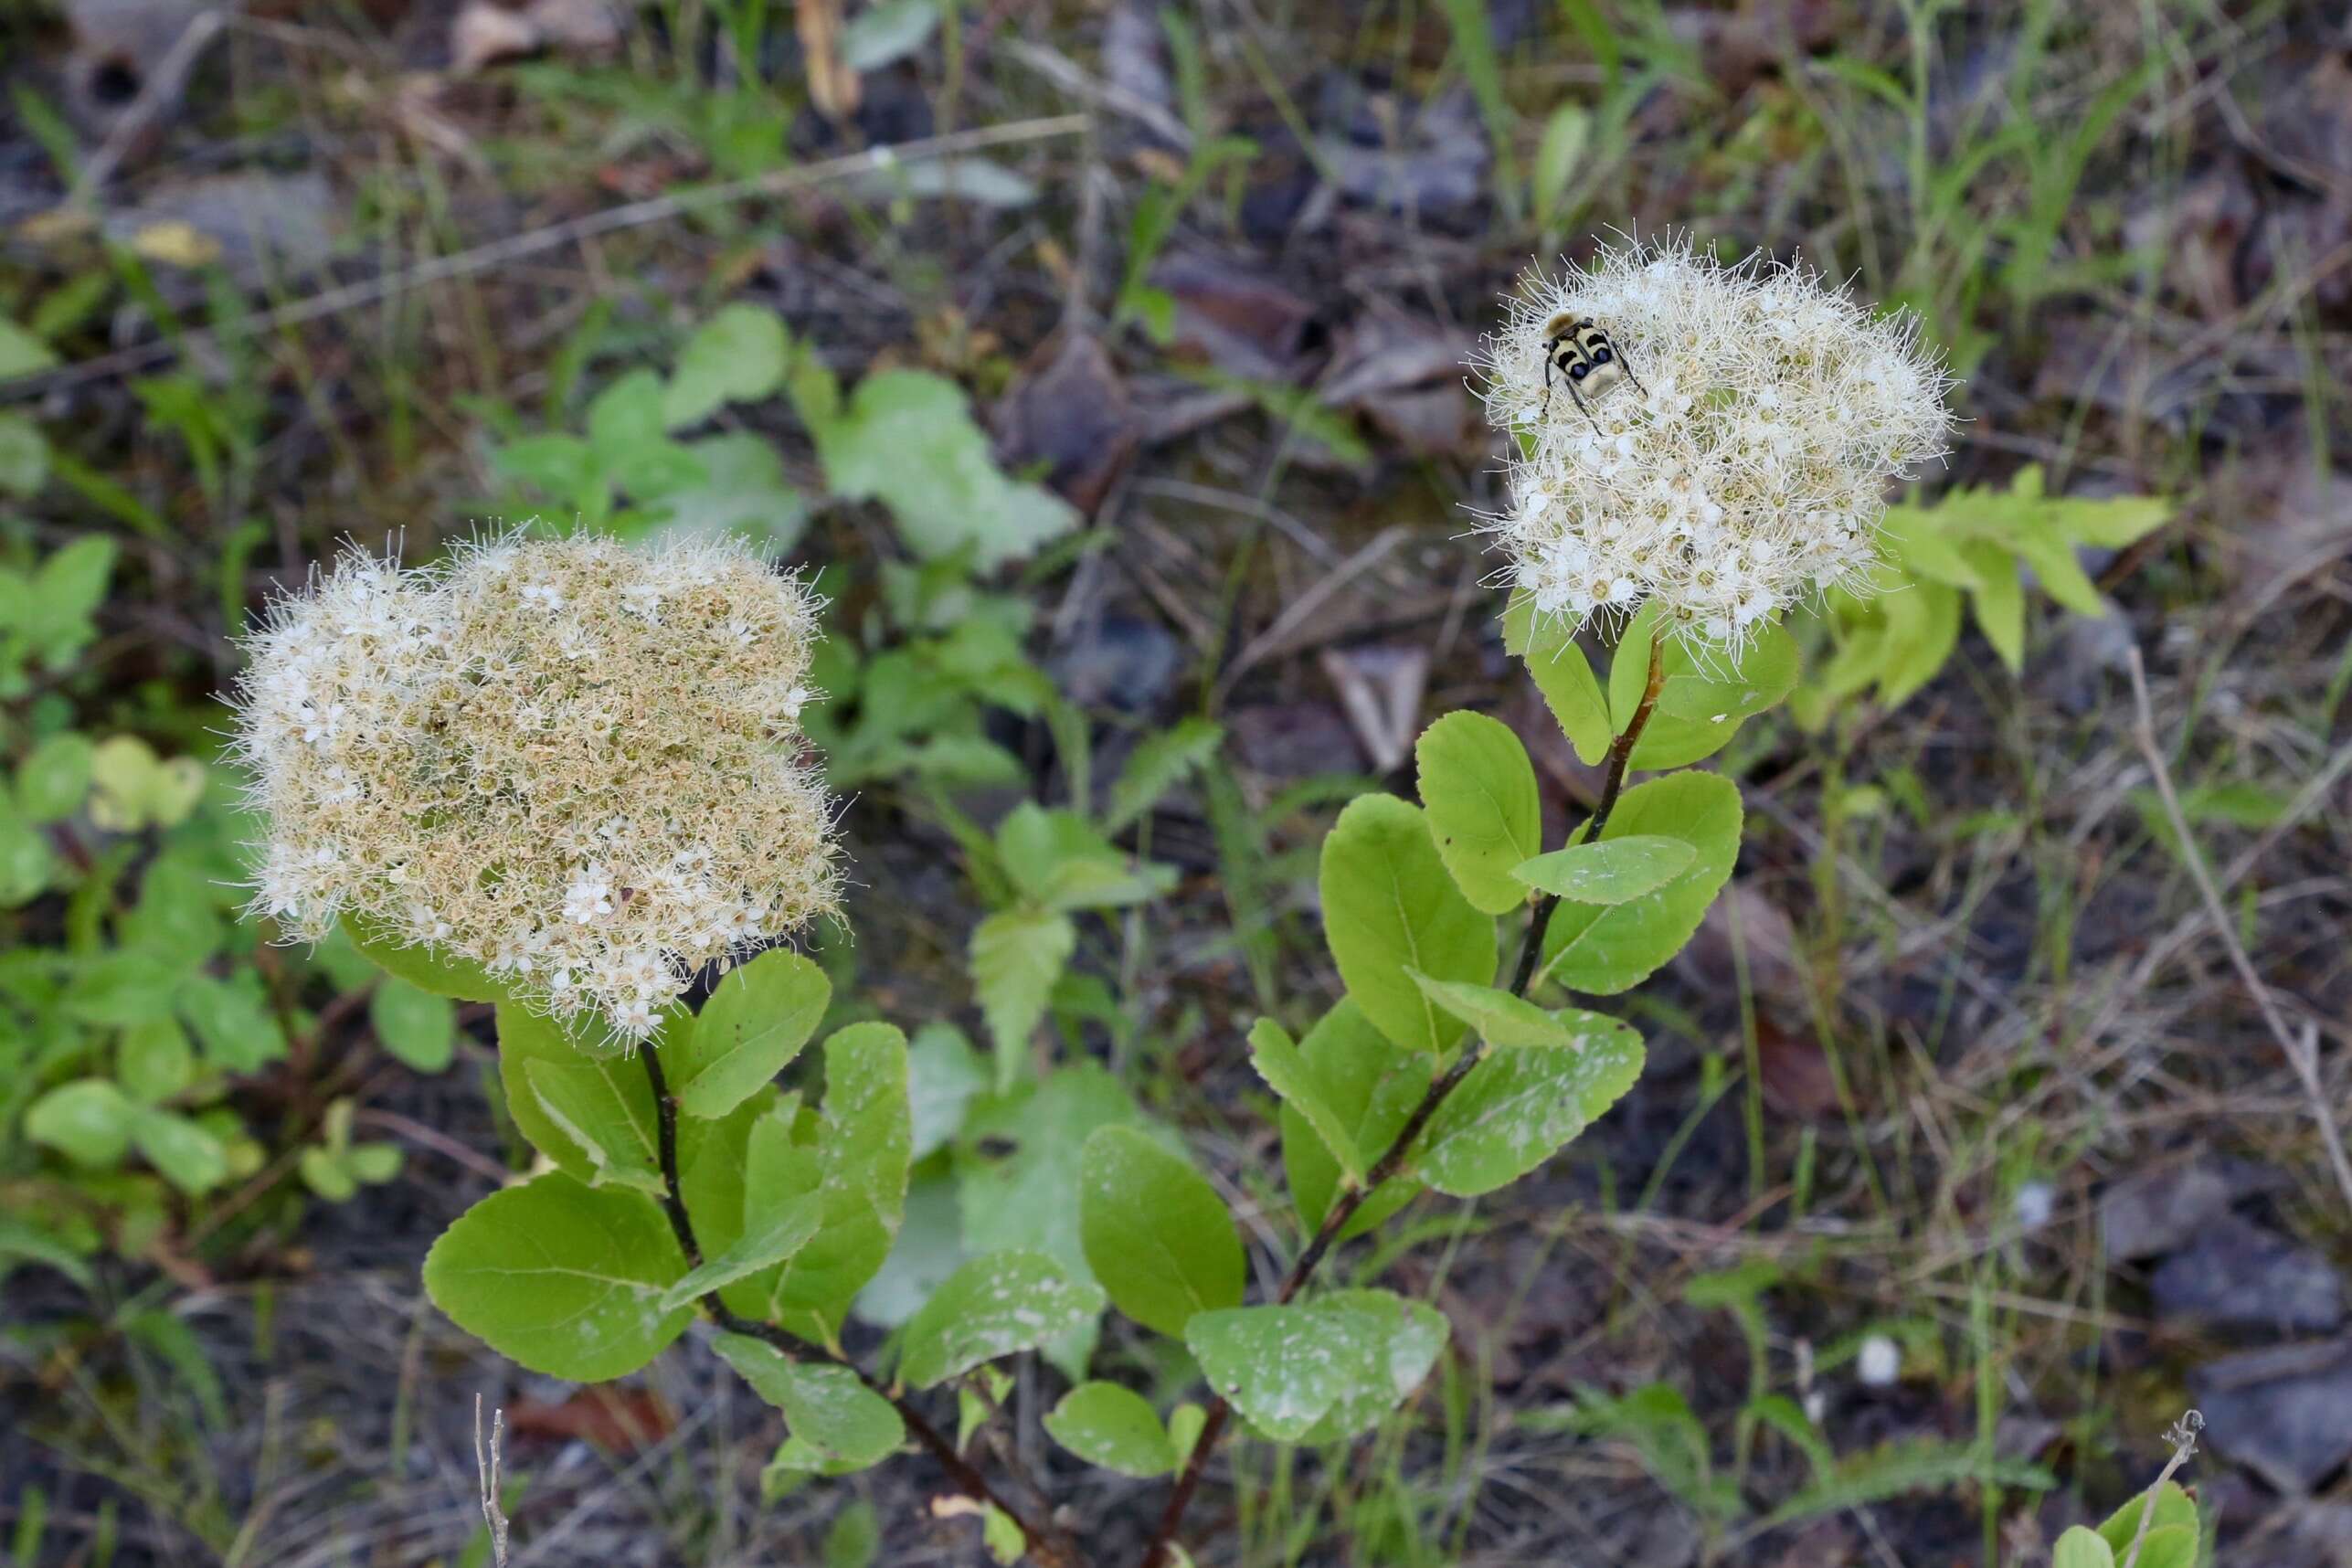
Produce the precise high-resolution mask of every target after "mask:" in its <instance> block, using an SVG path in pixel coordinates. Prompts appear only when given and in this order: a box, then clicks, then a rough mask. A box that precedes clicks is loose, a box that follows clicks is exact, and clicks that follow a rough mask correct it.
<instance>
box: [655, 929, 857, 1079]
mask: <svg viewBox="0 0 2352 1568" xmlns="http://www.w3.org/2000/svg"><path fill="white" fill-rule="evenodd" d="M832 995H833V986H832V981H831V980H827V979H826V978H825V971H824V970H822V969H819V968H818V967H817V966H816V965H815V964H814V963H813V962H811V961H810V959H805V958H803V957H801V956H800V954H799V953H795V952H792V951H790V950H789V949H788V948H769V949H768V951H766V952H764V953H762V954H760V955H759V956H758V958H756V959H752V960H751V961H750V962H749V963H747V964H739V965H737V966H736V968H735V969H731V970H729V971H728V973H727V976H726V979H725V980H721V981H719V983H718V989H717V990H715V991H712V992H711V999H710V1001H708V1002H707V1003H705V1005H704V1008H703V1011H702V1012H701V1013H700V1015H698V1016H697V1017H696V1018H695V1019H694V1026H693V1028H691V1029H683V1028H682V1029H680V1030H679V1032H678V1033H679V1034H680V1036H681V1039H680V1041H679V1043H678V1044H677V1045H675V1046H668V1047H664V1049H663V1051H662V1065H663V1066H664V1067H665V1068H666V1069H667V1070H668V1072H669V1075H670V1077H669V1084H670V1093H671V1095H672V1097H673V1098H675V1099H676V1100H677V1102H678V1108H679V1109H681V1110H683V1111H684V1112H685V1113H686V1114H687V1115H688V1116H698V1117H704V1118H711V1117H722V1116H725V1115H726V1113H727V1112H729V1111H731V1110H733V1109H734V1108H735V1107H737V1106H739V1105H741V1104H742V1103H743V1102H744V1101H745V1100H746V1099H747V1098H748V1097H750V1096H751V1095H752V1093H753V1092H754V1091H755V1090H757V1089H758V1088H759V1087H761V1086H763V1085H766V1084H768V1083H770V1082H773V1081H774V1079H775V1077H776V1075H777V1074H779V1073H780V1072H782V1071H783V1070H784V1068H785V1066H786V1065H788V1064H789V1063H790V1062H791V1060H792V1058H793V1057H795V1056H797V1055H799V1054H800V1047H801V1046H803V1045H805V1044H808V1042H809V1036H810V1034H813V1033H816V1028H817V1025H818V1024H819V1023H820V1022H822V1021H823V1019H824V1016H825V1009H826V1008H827V1007H828V1006H829V1005H831V1003H832Z"/></svg>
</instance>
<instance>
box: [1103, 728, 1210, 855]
mask: <svg viewBox="0 0 2352 1568" xmlns="http://www.w3.org/2000/svg"><path fill="white" fill-rule="evenodd" d="M1224 739H1225V732H1224V726H1221V725H1215V724H1212V723H1210V722H1209V721H1208V720H1207V719H1204V718H1198V717H1194V718H1185V719H1180V720H1178V721H1177V722H1176V723H1175V724H1173V725H1171V726H1169V727H1168V728H1166V729H1159V730H1154V731H1152V732H1151V733H1150V735H1148V736H1145V737H1144V738H1143V739H1142V740H1141V741H1139V742H1138V743H1137V745H1136V747H1135V749H1134V750H1133V751H1132V752H1130V753H1128V758H1127V767H1126V768H1124V769H1123V770H1122V771H1121V772H1120V774H1119V776H1118V782H1117V783H1115V784H1113V785H1112V786H1111V791H1110V804H1109V807H1108V810H1107V811H1106V813H1105V814H1104V817H1103V831H1104V832H1108V833H1116V832H1119V831H1120V830H1121V829H1123V828H1125V827H1127V826H1128V824H1129V823H1130V822H1133V821H1137V820H1138V819H1139V818H1140V817H1141V816H1142V815H1143V814H1144V813H1145V812H1146V811H1149V810H1151V808H1152V807H1153V805H1154V804H1156V803H1157V802H1158V801H1159V800H1160V797H1161V796H1163V795H1165V794H1167V793H1168V791H1169V790H1171V789H1174V788H1175V787H1176V786H1177V785H1178V784H1179V783H1181V781H1182V780H1183V779H1185V778H1186V777H1187V776H1189V775H1190V774H1192V772H1194V771H1195V770H1197V769H1199V768H1202V767H1203V766H1204V765H1206V764H1207V762H1208V760H1209V759H1210V758H1213V757H1214V756H1216V754H1217V747H1220V746H1222V745H1224Z"/></svg>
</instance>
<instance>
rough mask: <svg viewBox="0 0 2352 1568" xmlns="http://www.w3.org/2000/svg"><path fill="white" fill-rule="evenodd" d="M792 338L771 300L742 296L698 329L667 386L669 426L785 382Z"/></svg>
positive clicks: (665, 421)
mask: <svg viewBox="0 0 2352 1568" xmlns="http://www.w3.org/2000/svg"><path fill="white" fill-rule="evenodd" d="M790 351H791V339H790V337H789V334H787V333H786V332H785V330H784V318H783V317H781V316H779V315H778V314H777V313H776V312H775V311H774V310H773V309H772V308H771V307H769V306H767V305H755V304H749V303H745V302H737V303H735V304H731V305H726V306H723V307H721V308H720V309H719V311H718V312H717V313H715V314H714V315H713V316H712V317H711V319H710V320H708V321H706V322H705V323H703V324H702V325H701V326H698V327H696V328H695V329H694V335H693V336H691V337H689V338H688V339H686V343H685V346H684V347H683V348H681V349H680V350H679V351H678V364H677V368H675V369H674V370H673V371H672V372H671V373H670V382H669V385H668V386H667V387H663V388H662V424H663V426H664V427H665V428H667V429H673V430H676V429H683V428H685V427H686V426H688V425H693V424H697V423H700V422H701V421H702V420H703V419H705V418H708V417H710V416H711V415H712V414H714V413H715V412H717V411H718V409H719V408H721V407H723V406H724V405H726V404H728V403H753V402H757V401H758V400H759V399H760V398H762V397H767V396H768V395H769V394H770V393H772V392H774V391H775V390H776V389H777V388H778V387H781V386H782V385H783V384H784V371H785V366H786V362H787V360H788V358H789V354H790Z"/></svg>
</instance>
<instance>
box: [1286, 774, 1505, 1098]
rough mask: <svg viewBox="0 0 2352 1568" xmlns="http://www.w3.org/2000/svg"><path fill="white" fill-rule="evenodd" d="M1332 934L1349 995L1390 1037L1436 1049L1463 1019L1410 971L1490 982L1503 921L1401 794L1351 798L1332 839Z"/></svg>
mask: <svg viewBox="0 0 2352 1568" xmlns="http://www.w3.org/2000/svg"><path fill="white" fill-rule="evenodd" d="M1321 891H1322V899H1323V930H1324V936H1325V939H1326V940H1327V941H1328V942H1329V943H1330V948H1331V956H1332V958H1333V959H1337V960H1338V962H1339V966H1340V979H1341V980H1344V981H1346V982H1347V988H1348V994H1349V996H1351V997H1352V998H1353V999H1354V1000H1355V1003H1356V1005H1357V1007H1359V1008H1360V1009H1361V1010H1362V1012H1363V1014H1364V1016H1365V1017H1366V1018H1368V1019H1370V1020H1372V1023H1373V1024H1374V1026H1376V1027H1377V1028H1378V1029H1379V1030H1380V1031H1381V1033H1383V1034H1386V1035H1387V1036H1388V1037H1389V1038H1390V1039H1391V1040H1393V1041H1395V1042H1396V1043H1397V1044H1399V1045H1403V1046H1405V1047H1407V1048H1408V1049H1411V1050H1415V1051H1425V1052H1428V1053H1429V1054H1432V1055H1436V1054H1439V1053H1441V1052H1443V1051H1445V1050H1446V1048H1447V1047H1448V1046H1450V1045H1452V1044H1454V1042H1455V1041H1457V1040H1458V1039H1460V1038H1461V1035H1462V1025H1461V1022H1460V1021H1459V1020H1457V1019H1456V1018H1454V1017H1453V1016H1452V1015H1451V1014H1450V1013H1447V1012H1446V1011H1445V1010H1444V1009H1442V1008H1440V1007H1438V1006H1437V1005H1436V1003H1435V1002H1432V1001H1430V1000H1429V999H1428V998H1426V997H1425V996H1423V995H1422V994H1421V988H1420V987H1418V986H1416V985H1414V983H1413V981H1412V980H1411V979H1410V978H1409V977H1407V976H1406V974H1405V972H1404V971H1405V970H1406V969H1419V970H1421V971H1422V972H1423V973H1425V974H1428V975H1432V976H1434V977H1436V979H1439V980H1463V981H1467V983H1469V984H1471V985H1485V984H1487V983H1489V981H1491V980H1493V979H1494V977H1495V923H1494V920H1493V918H1492V917H1491V916H1486V915H1482V914H1480V913H1479V912H1478V910H1477V908H1475V907H1474V906H1472V905H1471V904H1470V902H1469V901H1468V900H1467V899H1466V898H1464V897H1463V896H1462V894H1461V890H1460V889H1459V888H1457V887H1456V886H1455V885H1454V879H1453V878H1452V877H1451V876H1449V875H1447V874H1446V865H1445V862H1444V861H1443V860H1441V859H1440V858H1439V856H1438V853H1437V845H1436V841H1435V840H1433V839H1432V838H1431V837H1430V834H1429V827H1428V824H1427V822H1426V821H1425V820H1424V818H1423V816H1422V814H1421V812H1420V811H1419V810H1417V809H1415V808H1414V807H1413V806H1412V805H1410V804H1408V803H1407V802H1405V801H1403V800H1398V799H1397V798H1396V797H1395V796H1393V795H1361V796H1358V797H1357V798H1356V799H1355V800H1352V801H1351V802H1349V804H1348V808H1347V810H1343V811H1341V812H1340V820H1339V821H1337V822H1335V823H1333V824H1332V827H1331V831H1330V834H1329V835H1327V836H1326V837H1325V838H1324V840H1323V854H1322V874H1321Z"/></svg>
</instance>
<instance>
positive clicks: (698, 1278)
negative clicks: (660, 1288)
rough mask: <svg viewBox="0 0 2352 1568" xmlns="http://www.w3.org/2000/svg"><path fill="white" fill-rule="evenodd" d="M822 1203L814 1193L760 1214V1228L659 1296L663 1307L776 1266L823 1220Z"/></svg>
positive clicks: (683, 1304)
mask: <svg viewBox="0 0 2352 1568" xmlns="http://www.w3.org/2000/svg"><path fill="white" fill-rule="evenodd" d="M824 1217H825V1206H824V1204H823V1202H821V1200H820V1199H818V1198H817V1197H816V1196H815V1195H814V1194H810V1195H809V1196H806V1197H800V1198H795V1199H793V1200H792V1201H791V1202H788V1203H785V1204H783V1205H782V1206H781V1207H779V1208H777V1209H775V1210H773V1211H772V1212H770V1213H767V1214H766V1215H764V1216H763V1220H762V1224H761V1225H760V1227H759V1229H758V1230H756V1231H750V1232H747V1233H746V1234H744V1235H743V1236H741V1237H740V1238H739V1239H737V1240H736V1243H735V1245H732V1246H730V1247H728V1248H727V1249H726V1251H725V1252H723V1253H720V1254H718V1255H715V1256H713V1257H709V1258H706V1259H705V1260H704V1262H703V1264H702V1266H700V1267H699V1268H694V1269H691V1270H689V1271H688V1272H687V1274H686V1276H685V1277H684V1278H683V1279H681V1280H679V1281H678V1283H677V1284H675V1285H673V1286H672V1287H670V1288H669V1289H668V1291H666V1292H665V1293H664V1294H663V1295H662V1308H663V1309H664V1310H665V1311H666V1310H667V1309H669V1308H673V1307H691V1306H693V1305H694V1303H695V1302H697V1301H699V1300H701V1299H702V1298H704V1297H705V1296H707V1295H709V1294H710V1293H711V1292H712V1291H714V1290H716V1289H718V1288H719V1287H721V1286H725V1285H733V1284H734V1283H735V1282H736V1280H738V1279H748V1278H750V1277H752V1276H753V1275H755V1274H758V1273H759V1272H760V1271H761V1270H762V1269H768V1268H773V1267H775V1266H777V1265H778V1264H779V1263H782V1262H783V1261H784V1260H785V1259H786V1258H789V1257H790V1256H791V1255H793V1254H794V1253H796V1252H799V1251H800V1249H801V1248H802V1247H804V1246H806V1245H809V1240H810V1237H812V1236H814V1235H815V1234H817V1229H818V1227H819V1226H820V1225H821V1224H822V1223H823V1221H824Z"/></svg>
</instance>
